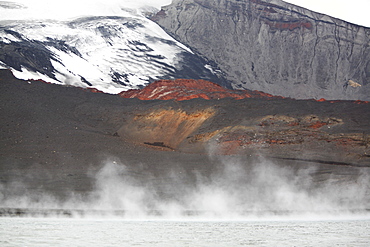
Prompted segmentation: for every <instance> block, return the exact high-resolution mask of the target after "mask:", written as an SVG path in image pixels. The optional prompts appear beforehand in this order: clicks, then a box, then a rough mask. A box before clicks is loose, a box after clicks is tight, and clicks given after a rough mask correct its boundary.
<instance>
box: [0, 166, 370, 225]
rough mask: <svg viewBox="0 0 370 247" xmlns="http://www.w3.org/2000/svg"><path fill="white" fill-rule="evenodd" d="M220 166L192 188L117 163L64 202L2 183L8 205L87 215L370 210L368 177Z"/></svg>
mask: <svg viewBox="0 0 370 247" xmlns="http://www.w3.org/2000/svg"><path fill="white" fill-rule="evenodd" d="M220 167H221V169H219V171H218V172H215V173H214V174H212V175H211V176H203V175H201V174H200V173H198V174H195V177H196V179H195V183H190V184H189V183H186V181H185V180H183V178H182V177H180V176H178V175H176V174H177V172H175V171H170V172H169V173H168V174H165V176H166V177H165V179H162V181H161V179H158V178H157V179H154V177H153V179H147V180H143V179H138V178H135V176H132V173H131V172H130V171H129V170H128V168H127V167H126V166H125V165H124V164H122V163H120V162H116V161H112V160H109V161H106V162H105V165H104V166H103V167H102V169H100V170H99V171H98V172H97V173H95V174H91V176H93V179H94V180H95V188H94V191H93V192H91V193H90V194H88V195H84V196H81V195H77V194H72V193H71V194H70V195H69V196H68V197H67V199H63V200H61V199H57V198H56V197H54V196H52V195H50V194H47V193H44V192H42V191H40V192H35V191H30V190H28V189H27V185H26V184H24V183H22V182H13V183H9V184H6V185H4V184H3V185H1V184H0V201H1V203H0V208H2V209H3V211H4V209H10V208H25V209H45V210H54V212H63V210H71V212H72V214H73V212H75V213H76V215H80V216H81V215H84V214H85V215H86V214H92V215H94V214H98V215H116V216H117V215H119V216H123V217H127V218H148V217H164V218H167V217H176V218H179V217H185V218H188V217H195V218H204V217H205V218H212V219H225V218H227V219H230V218H231V219H243V218H250V217H266V216H268V217H272V216H276V215H278V216H281V215H283V216H287V215H295V216H297V215H298V216H304V215H316V216H322V215H340V214H347V213H354V212H356V213H358V212H361V213H364V212H366V210H368V208H369V206H370V204H369V203H370V202H369V195H370V183H369V174H366V173H364V174H362V175H360V176H359V177H358V178H357V179H356V180H355V181H351V182H345V183H341V182H340V181H338V180H337V179H334V178H333V179H329V180H327V181H325V182H321V183H317V182H315V181H313V175H312V174H313V173H314V172H315V170H314V169H311V168H309V169H298V170H297V169H291V168H288V167H280V166H277V165H275V164H273V163H272V162H269V161H266V160H263V161H259V162H256V163H255V164H252V165H251V164H246V163H243V162H241V161H236V160H227V161H224V162H222V165H221V166H220ZM163 180H165V183H163ZM55 210H60V211H55ZM51 212H53V211H51Z"/></svg>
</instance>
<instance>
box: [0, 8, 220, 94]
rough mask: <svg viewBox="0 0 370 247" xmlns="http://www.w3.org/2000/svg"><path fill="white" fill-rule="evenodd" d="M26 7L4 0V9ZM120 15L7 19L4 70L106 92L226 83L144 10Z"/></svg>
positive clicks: (0, 29) (1, 24)
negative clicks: (176, 82)
mask: <svg viewBox="0 0 370 247" xmlns="http://www.w3.org/2000/svg"><path fill="white" fill-rule="evenodd" d="M22 8H23V5H20V4H17V3H12V2H3V1H0V11H4V13H7V11H9V10H11V11H14V10H15V9H22ZM148 10H153V8H146V11H148ZM154 10H155V9H154ZM118 14H119V15H108V16H99V15H90V16H86V15H85V16H81V17H78V18H66V19H63V18H62V19H60V18H59V19H58V18H56V19H55V20H50V19H48V20H46V19H43V18H41V19H35V18H30V19H22V18H20V19H21V20H4V19H3V20H1V21H0V68H7V69H11V71H12V72H13V74H14V75H15V76H16V77H17V78H20V79H25V80H28V79H34V80H37V79H42V80H44V81H47V82H51V83H58V84H67V85H73V86H79V87H92V88H96V89H98V90H101V91H104V92H107V93H119V92H121V91H125V90H128V89H133V88H140V87H143V86H145V85H147V84H149V83H150V82H153V81H154V80H158V79H175V78H199V79H207V80H211V81H214V82H220V81H222V80H220V78H219V77H220V75H217V74H216V73H217V72H215V71H217V69H215V68H212V66H211V65H210V64H208V63H207V62H206V61H205V60H204V59H202V58H200V57H199V56H197V55H196V54H194V53H193V52H192V51H191V50H190V49H189V48H187V47H186V46H184V45H183V44H181V43H179V42H178V41H176V40H174V39H173V38H172V37H170V36H169V35H168V34H167V33H166V32H165V31H163V30H162V29H161V28H160V27H159V26H158V25H157V24H155V23H154V22H152V21H151V20H149V19H148V18H146V17H145V16H144V14H142V12H141V11H137V10H135V9H130V8H122V7H120V9H119V13H118Z"/></svg>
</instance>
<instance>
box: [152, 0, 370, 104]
mask: <svg viewBox="0 0 370 247" xmlns="http://www.w3.org/2000/svg"><path fill="white" fill-rule="evenodd" d="M153 19H154V20H155V21H156V22H157V23H159V24H160V25H161V26H162V27H163V28H164V29H165V30H167V31H168V32H169V33H172V35H173V36H175V37H176V38H178V39H179V40H180V41H181V42H183V43H184V44H187V45H189V46H190V47H191V48H193V49H194V50H197V51H198V52H199V53H200V54H202V55H203V56H205V57H206V58H207V59H209V60H211V61H214V62H216V63H217V64H218V65H219V66H220V69H221V70H222V71H223V72H225V73H226V75H227V79H229V80H230V81H232V82H233V86H234V88H239V89H242V88H243V89H252V90H260V91H264V92H267V93H271V94H274V95H282V96H287V97H292V98H301V99H302V98H327V99H360V100H369V99H370V96H369V95H370V46H369V42H370V29H369V28H366V27H362V26H357V25H353V24H350V23H347V22H344V21H341V20H338V19H335V18H332V17H329V16H326V15H322V14H319V13H315V12H312V11H309V10H307V9H303V8H300V7H298V6H294V5H291V4H288V3H285V2H282V1H280V0H278V1H271V0H266V1H261V0H217V1H208V0H185V1H183V0H181V1H180V0H175V1H173V3H172V4H171V5H169V6H167V7H164V8H162V10H161V11H160V12H159V13H158V14H157V15H156V16H154V17H153Z"/></svg>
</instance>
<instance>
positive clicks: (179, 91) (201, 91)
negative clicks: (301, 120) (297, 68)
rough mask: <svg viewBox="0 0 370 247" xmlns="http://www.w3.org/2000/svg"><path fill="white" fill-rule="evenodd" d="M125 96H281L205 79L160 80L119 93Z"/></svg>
mask: <svg viewBox="0 0 370 247" xmlns="http://www.w3.org/2000/svg"><path fill="white" fill-rule="evenodd" d="M119 95H120V96H121V97H123V98H138V99H141V100H155V99H159V100H171V99H175V100H177V101H182V100H189V99H195V98H202V99H222V98H234V99H245V98H271V97H275V98H281V97H276V96H273V95H271V94H267V93H263V92H260V91H249V90H231V89H226V88H223V87H221V86H220V85H218V84H216V83H213V82H209V81H205V80H188V79H177V80H159V81H156V82H153V83H151V84H149V85H148V86H146V87H145V88H143V89H131V90H128V91H125V92H122V93H120V94H119Z"/></svg>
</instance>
